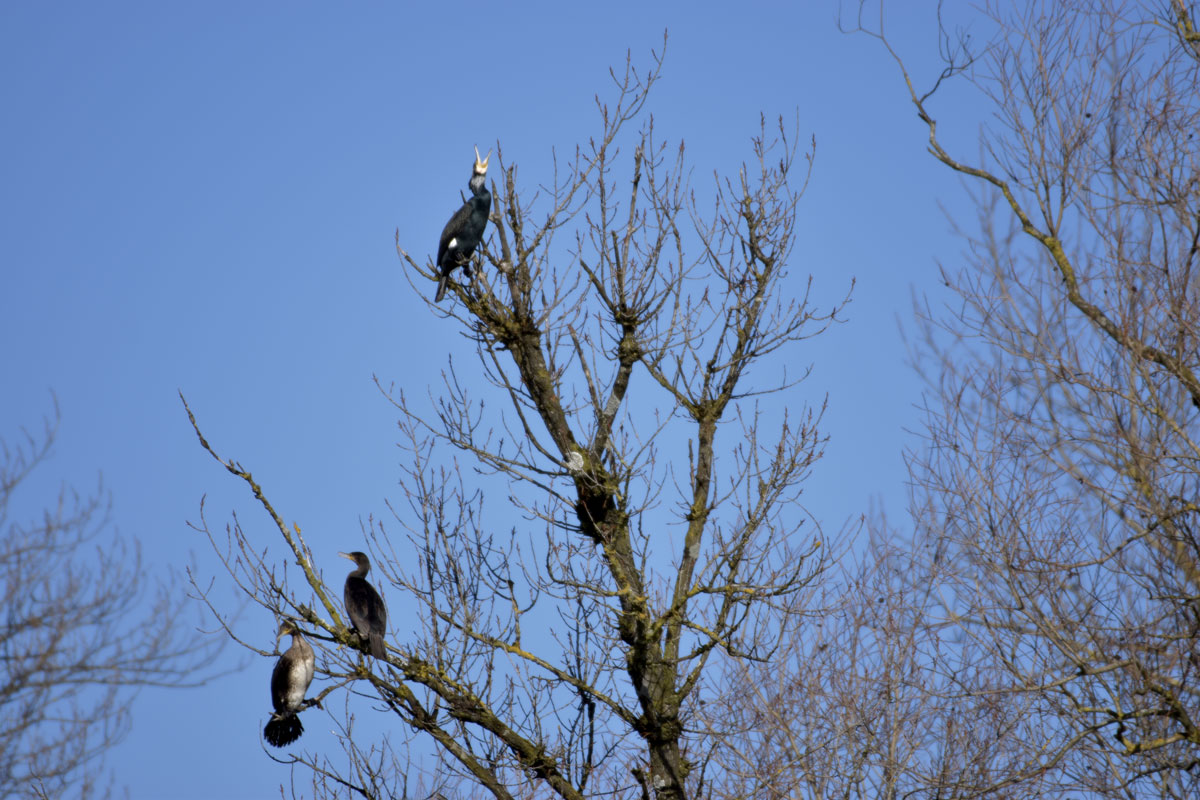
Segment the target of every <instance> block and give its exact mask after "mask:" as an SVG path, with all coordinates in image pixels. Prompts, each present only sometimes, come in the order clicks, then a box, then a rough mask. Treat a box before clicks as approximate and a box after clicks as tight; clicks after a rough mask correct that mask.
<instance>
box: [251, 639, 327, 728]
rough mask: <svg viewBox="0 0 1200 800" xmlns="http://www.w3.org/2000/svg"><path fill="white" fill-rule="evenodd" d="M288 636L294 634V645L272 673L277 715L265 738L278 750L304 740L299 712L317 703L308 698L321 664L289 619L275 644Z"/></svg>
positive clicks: (271, 721) (272, 700) (271, 722)
mask: <svg viewBox="0 0 1200 800" xmlns="http://www.w3.org/2000/svg"><path fill="white" fill-rule="evenodd" d="M288 633H290V634H291V635H292V646H291V647H289V648H288V649H287V651H286V652H285V653H284V654H283V655H281V656H280V657H279V661H278V662H276V664H275V671H274V672H272V673H271V703H272V704H273V705H274V706H275V713H274V714H272V715H271V719H270V720H268V721H267V727H265V728H263V738H264V739H266V740H267V742H268V743H269V744H271V745H272V746H274V747H285V746H287V745H289V744H291V743H292V742H294V741H296V740H297V739H299V738H300V734H302V733H304V726H303V725H301V724H300V716H299V714H298V713H297V712H299V711H302V710H303V709H305V708H307V707H308V706H310V705H312V704H313V701H312V700H309V701H305V699H304V693H305V692H307V691H308V686H309V684H311V683H312V679H313V668H314V666H315V665H316V662H317V660H316V657H315V656H314V655H313V649H312V645H310V644H309V643H308V642H307V641H305V639H304V637H303V636H301V635H300V629H299V628H297V627H296V624H295V623H294V622H292V621H291V620H286V619H285V620H284V621H283V624H281V625H280V626H279V633H277V634H275V643H276V644H278V643H279V640H280V639H282V638H283V636H284V634H288Z"/></svg>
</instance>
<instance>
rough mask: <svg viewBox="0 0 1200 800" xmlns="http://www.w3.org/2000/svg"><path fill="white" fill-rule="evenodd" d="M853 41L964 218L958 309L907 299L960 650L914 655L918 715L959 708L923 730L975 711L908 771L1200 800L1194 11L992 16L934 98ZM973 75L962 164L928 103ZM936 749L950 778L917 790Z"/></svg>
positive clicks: (926, 461) (965, 787) (924, 521)
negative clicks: (981, 103)
mask: <svg viewBox="0 0 1200 800" xmlns="http://www.w3.org/2000/svg"><path fill="white" fill-rule="evenodd" d="M948 13H949V12H948ZM882 18H883V17H882V13H881V16H880V17H879V19H880V20H882ZM859 29H860V30H864V31H866V32H868V33H870V34H871V35H874V36H877V37H878V38H879V41H880V42H881V43H882V44H883V46H884V47H885V48H887V50H888V51H889V52H890V53H891V54H892V55H893V56H895V58H896V62H897V63H898V64H899V65H900V69H901V73H902V75H903V77H904V80H905V82H906V85H907V87H908V91H909V93H910V96H911V99H912V102H913V104H914V106H915V107H916V110H917V113H918V116H919V117H920V119H921V121H922V122H923V123H924V124H925V126H926V127H927V129H928V133H929V140H928V141H929V149H930V152H931V153H932V154H933V156H934V157H935V158H936V159H937V160H938V161H939V162H941V163H942V164H943V165H945V166H946V167H948V168H950V169H952V170H954V171H956V172H958V173H959V174H961V175H962V176H963V177H964V180H965V181H966V182H967V184H968V186H970V187H973V188H974V190H975V192H976V193H975V194H974V199H975V200H976V202H977V206H978V209H979V215H978V223H977V228H975V230H974V231H973V232H965V231H964V236H965V238H966V241H967V243H968V247H967V249H966V252H965V253H964V264H963V266H962V267H961V268H955V269H952V268H946V269H943V271H942V278H943V281H944V283H945V285H946V286H947V287H948V289H949V291H950V293H951V298H952V299H951V300H950V301H949V302H947V303H946V304H945V305H944V306H938V305H933V304H929V303H925V304H922V305H921V306H920V307H919V314H920V316H921V318H922V320H923V324H924V334H925V336H924V342H923V345H922V347H920V348H918V350H919V352H920V356H921V367H922V369H923V370H924V374H925V375H926V377H927V378H928V382H929V386H930V387H931V397H930V402H929V405H928V408H927V409H926V410H927V419H928V422H927V440H926V441H925V442H924V443H923V445H922V447H921V448H920V449H919V450H917V451H915V452H914V454H913V457H912V463H911V469H912V475H913V480H914V485H915V489H914V515H915V521H916V526H917V527H916V533H915V542H914V543H915V547H914V548H913V552H914V553H915V555H914V556H913V559H912V563H911V564H909V565H907V566H906V567H905V568H904V570H903V572H906V573H907V574H908V575H910V576H911V577H910V580H912V581H913V585H916V584H917V582H924V583H926V584H927V585H932V586H933V592H934V597H935V598H936V600H937V604H936V608H935V609H934V610H936V611H937V613H936V614H926V615H924V619H917V620H916V623H917V628H923V629H924V631H925V632H926V639H927V640H928V639H929V638H930V637H933V638H935V639H936V640H937V641H939V642H941V644H942V645H945V644H946V643H953V648H952V651H951V652H946V651H944V650H939V649H932V650H929V651H927V652H926V653H925V654H924V655H923V662H922V663H923V670H922V673H923V674H924V675H925V676H926V677H925V678H924V679H923V682H924V683H925V685H927V686H932V687H933V688H934V689H935V691H931V692H926V695H927V697H928V698H930V703H931V710H936V709H938V708H941V709H952V710H953V714H950V713H943V714H937V713H934V714H933V715H931V717H930V719H929V721H928V723H929V726H930V729H931V731H932V732H931V740H930V741H934V742H936V740H938V738H939V737H940V738H941V739H942V740H944V741H949V736H948V733H949V726H950V724H951V722H952V721H953V719H954V715H958V716H959V717H960V718H962V716H963V714H964V712H965V714H966V716H965V719H967V720H970V721H972V722H971V724H970V726H968V727H963V726H961V725H960V726H958V727H957V728H956V730H957V731H965V730H971V731H972V732H973V734H974V735H973V736H972V737H968V741H969V740H971V739H974V740H977V741H978V742H980V743H981V746H980V748H979V749H978V750H977V751H976V753H975V755H973V756H971V757H969V758H963V757H957V758H955V759H952V760H951V761H949V762H946V761H945V756H946V754H947V751H945V750H944V749H938V748H937V747H936V746H934V747H932V748H931V749H929V750H927V751H926V752H925V754H924V759H921V758H916V759H910V760H909V762H908V764H909V765H910V766H909V767H908V768H909V769H910V770H911V771H912V772H913V775H914V776H916V777H917V778H919V779H920V780H919V781H918V784H919V785H924V786H925V790H926V791H927V792H929V793H933V794H937V795H938V796H942V797H945V796H956V795H957V796H979V795H993V794H1000V795H1003V794H1007V793H1016V794H1021V795H1023V796H1028V794H1029V793H1031V792H1032V793H1033V794H1036V795H1038V796H1077V795H1078V793H1079V792H1086V793H1089V794H1090V795H1092V796H1103V797H1107V796H1112V797H1117V796H1120V797H1134V796H1149V795H1155V796H1164V797H1194V796H1195V795H1196V793H1197V791H1198V790H1200V777H1198V776H1200V769H1198V767H1200V727H1198V726H1200V641H1198V638H1197V637H1198V635H1200V538H1198V537H1200V516H1197V515H1198V512H1200V505H1198V502H1200V500H1198V497H1200V480H1198V475H1200V472H1198V470H1197V463H1198V462H1197V454H1198V452H1200V450H1198V444H1200V441H1198V433H1200V428H1198V423H1197V414H1198V413H1200V411H1198V410H1197V409H1198V408H1200V379H1198V377H1197V375H1198V371H1200V340H1198V338H1197V337H1198V334H1200V307H1198V305H1197V302H1198V289H1200V286H1198V283H1197V281H1198V275H1197V268H1198V267H1200V262H1198V259H1200V39H1198V37H1197V34H1196V7H1195V5H1194V4H1192V3H1187V2H1183V0H1171V2H1169V3H1167V2H1164V3H1137V2H1115V1H1110V0H1074V1H1073V2H1066V3H1063V2H1053V3H1047V2H1031V3H1027V4H1018V5H1015V6H1014V5H1011V4H1008V3H988V4H987V5H986V6H985V7H984V8H983V14H982V17H976V18H973V19H972V21H971V23H970V31H971V33H972V34H973V35H974V39H979V38H980V37H979V32H980V31H981V30H985V31H986V32H985V35H984V36H983V37H982V38H984V39H985V40H986V44H985V45H983V46H979V47H976V48H972V46H971V42H972V40H971V39H968V38H967V37H965V36H958V35H954V36H950V35H944V36H943V39H942V44H943V54H944V56H945V57H946V59H947V60H946V66H945V69H944V71H943V72H942V73H941V74H940V75H938V76H935V78H934V80H933V81H931V82H930V83H929V84H928V86H929V87H930V88H928V89H926V88H923V87H922V86H920V85H919V79H918V78H916V77H914V76H912V75H910V74H909V72H908V71H907V70H906V68H905V65H904V63H903V61H902V59H901V57H900V55H899V54H898V52H897V51H896V50H895V49H894V48H893V45H892V43H891V41H889V39H888V38H887V36H886V34H885V30H884V27H883V25H882V22H878V23H873V22H870V21H868V20H867V17H866V16H865V15H860V19H859ZM962 81H967V82H968V83H969V85H970V86H971V88H973V89H974V90H977V91H979V92H981V93H982V94H983V95H984V96H985V97H986V98H987V99H988V101H989V102H990V104H991V105H992V107H993V109H994V115H993V116H992V118H990V119H989V120H986V121H981V123H980V148H979V156H978V157H977V158H974V159H971V158H969V157H968V156H965V155H962V154H960V153H959V152H957V151H958V150H960V149H962V148H960V147H955V146H952V145H950V144H948V143H947V139H946V137H947V136H956V135H957V129H951V128H949V127H948V126H949V125H950V124H951V123H954V122H956V121H957V120H956V119H955V117H954V109H953V108H952V107H951V108H947V109H944V113H939V111H938V108H937V102H936V101H937V100H938V99H939V98H940V97H941V96H942V95H943V94H944V93H945V92H946V91H948V89H949V87H950V86H951V85H955V86H957V85H958V84H959V83H960V82H962ZM939 122H940V123H942V124H939ZM947 131H951V132H950V133H947ZM918 576H919V577H918ZM935 634H936V636H935ZM947 701H949V702H950V703H951V705H950V706H947ZM941 734H947V735H945V736H942V735H941ZM988 740H991V742H992V744H990V745H989V744H987V741H988ZM929 759H933V760H934V761H933V763H938V759H941V763H942V765H943V766H946V765H950V766H955V767H956V768H955V769H953V770H949V769H928V768H925V769H924V773H923V774H918V773H921V769H922V763H923V761H924V762H926V763H928V760H929ZM1006 787H1014V788H1006Z"/></svg>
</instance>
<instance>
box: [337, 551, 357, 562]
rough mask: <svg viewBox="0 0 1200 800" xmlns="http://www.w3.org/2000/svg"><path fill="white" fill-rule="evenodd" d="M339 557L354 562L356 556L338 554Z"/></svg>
mask: <svg viewBox="0 0 1200 800" xmlns="http://www.w3.org/2000/svg"><path fill="white" fill-rule="evenodd" d="M338 555H339V556H341V557H342V558H348V559H350V560H351V561H353V560H354V556H352V555H350V554H349V553H338Z"/></svg>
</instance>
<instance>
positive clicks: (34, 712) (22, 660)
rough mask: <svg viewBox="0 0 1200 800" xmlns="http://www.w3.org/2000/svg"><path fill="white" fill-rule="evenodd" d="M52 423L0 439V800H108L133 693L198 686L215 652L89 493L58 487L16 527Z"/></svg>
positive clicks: (99, 493)
mask: <svg viewBox="0 0 1200 800" xmlns="http://www.w3.org/2000/svg"><path fill="white" fill-rule="evenodd" d="M57 430H58V418H57V415H56V416H55V418H54V419H53V420H48V421H47V422H46V424H45V426H44V430H43V431H42V433H41V434H40V435H33V434H29V433H26V432H22V435H21V437H20V438H19V439H18V441H17V442H16V443H13V442H12V441H11V440H7V439H0V587H3V588H2V589H0V591H2V592H3V594H2V597H0V603H2V606H3V608H4V616H3V622H2V623H0V797H5V798H8V797H39V798H60V797H67V796H71V797H97V796H101V795H108V794H110V793H111V788H112V787H111V786H110V785H109V781H108V780H106V778H105V776H104V774H103V773H104V769H103V767H104V753H105V751H106V750H108V749H109V748H111V747H112V746H113V745H115V744H116V743H117V742H119V741H120V740H121V738H122V737H123V736H124V735H125V734H126V733H127V732H128V730H129V726H130V724H131V718H130V712H131V709H132V705H133V700H134V697H135V696H136V694H137V689H138V688H139V687H142V686H162V685H171V686H180V685H186V684H187V682H189V681H195V680H196V679H197V670H199V669H201V668H202V667H204V666H205V665H206V664H208V663H210V661H211V657H212V656H214V655H215V649H216V647H219V643H217V642H213V641H211V640H208V641H206V642H205V641H202V640H200V639H199V638H198V637H196V636H195V633H194V631H193V630H190V629H189V628H188V627H187V626H185V625H180V623H181V622H182V621H183V614H182V612H183V608H184V605H185V603H186V602H187V598H186V596H184V595H183V594H181V593H178V592H174V593H172V592H168V590H167V587H166V586H165V585H164V584H162V583H154V582H150V581H148V580H147V578H148V576H147V574H146V570H145V568H144V567H143V564H142V560H141V552H140V549H139V548H138V544H137V541H136V540H135V539H133V540H131V539H130V538H128V537H126V536H122V535H120V534H119V533H117V531H116V530H115V529H114V528H113V526H112V524H111V520H110V518H109V497H108V495H107V494H106V493H105V492H104V491H103V489H102V488H100V487H98V488H97V490H96V491H95V493H93V494H89V495H80V494H79V493H78V492H76V491H75V490H74V489H71V488H69V487H67V486H63V487H62V488H60V489H59V491H58V495H57V497H56V499H55V500H54V502H52V503H51V504H49V505H47V506H46V507H45V508H44V509H43V510H42V511H41V513H40V515H39V516H37V517H35V518H31V519H28V520H26V519H13V518H12V517H14V516H17V515H23V509H24V508H25V507H26V506H29V505H30V504H31V500H30V499H29V498H28V497H22V494H23V493H24V494H27V489H28V486H29V481H30V480H31V476H32V473H34V471H35V470H38V469H43V470H44V469H45V462H46V461H47V460H48V459H49V458H50V454H51V450H52V447H53V444H54V440H55V436H56V434H57Z"/></svg>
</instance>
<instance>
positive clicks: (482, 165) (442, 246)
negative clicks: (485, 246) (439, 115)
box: [433, 147, 492, 303]
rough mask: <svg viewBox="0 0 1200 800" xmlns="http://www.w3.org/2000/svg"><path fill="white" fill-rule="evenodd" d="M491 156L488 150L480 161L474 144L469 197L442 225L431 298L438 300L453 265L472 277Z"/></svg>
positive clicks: (488, 197)
mask: <svg viewBox="0 0 1200 800" xmlns="http://www.w3.org/2000/svg"><path fill="white" fill-rule="evenodd" d="M491 157H492V151H491V150H488V154H487V157H486V158H484V159H483V160H482V161H480V160H479V148H478V147H476V148H475V168H474V169H473V170H472V172H471V180H470V182H469V183H468V184H467V185H468V186H470V187H471V198H470V199H469V200H467V202H465V203H463V206H462V208H460V209H459V210H458V211H455V212H454V216H452V217H451V218H450V221H449V222H447V223H446V227H444V228H442V238H441V239H440V240H438V252H437V266H438V269H439V270H441V273H442V275H441V277H440V278H439V279H438V288H437V294H436V295H435V296H434V298H433V301H434V302H435V303H438V302H441V300H442V298H443V297H445V296H446V283H447V282H448V281H449V280H450V273H451V271H453V270H454V268H455V267H462V269H463V275H464V276H465V277H468V278H469V277H471V255H472V254H473V253H474V252H475V248H476V246H478V245H479V240H480V239H482V238H483V230H484V228H486V227H487V222H488V214H489V213H490V212H491V210H492V193H491V192H489V191H488V190H487V186H486V177H487V168H488V159H490V158H491Z"/></svg>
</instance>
